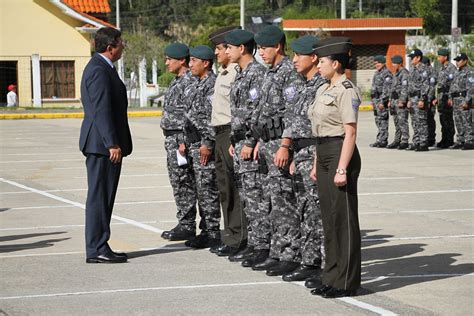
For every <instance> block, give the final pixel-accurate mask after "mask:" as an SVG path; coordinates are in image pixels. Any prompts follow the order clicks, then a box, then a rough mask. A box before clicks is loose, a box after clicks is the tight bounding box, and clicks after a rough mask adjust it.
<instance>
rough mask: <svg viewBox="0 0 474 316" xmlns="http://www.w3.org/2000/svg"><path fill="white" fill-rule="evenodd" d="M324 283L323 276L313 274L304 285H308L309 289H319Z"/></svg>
mask: <svg viewBox="0 0 474 316" xmlns="http://www.w3.org/2000/svg"><path fill="white" fill-rule="evenodd" d="M322 285H323V282H322V281H321V277H320V276H319V275H318V276H313V277H310V278H308V279H306V281H305V282H304V286H306V287H307V288H308V289H317V288H319V287H321V286H322Z"/></svg>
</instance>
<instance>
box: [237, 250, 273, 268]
mask: <svg viewBox="0 0 474 316" xmlns="http://www.w3.org/2000/svg"><path fill="white" fill-rule="evenodd" d="M269 254H270V250H268V249H255V252H254V253H253V256H252V257H250V258H247V259H245V260H244V261H242V266H243V267H246V268H250V267H252V266H254V265H255V264H258V263H262V262H264V261H265V260H267V258H268V255H269Z"/></svg>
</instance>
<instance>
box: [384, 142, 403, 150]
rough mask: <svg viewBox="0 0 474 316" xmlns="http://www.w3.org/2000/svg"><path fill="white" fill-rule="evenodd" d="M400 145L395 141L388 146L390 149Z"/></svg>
mask: <svg viewBox="0 0 474 316" xmlns="http://www.w3.org/2000/svg"><path fill="white" fill-rule="evenodd" d="M398 146H400V143H399V142H393V143H391V144H390V145H388V146H387V148H388V149H395V148H398Z"/></svg>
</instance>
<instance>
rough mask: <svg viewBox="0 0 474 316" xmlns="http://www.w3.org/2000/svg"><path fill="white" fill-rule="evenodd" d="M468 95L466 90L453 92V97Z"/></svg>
mask: <svg viewBox="0 0 474 316" xmlns="http://www.w3.org/2000/svg"><path fill="white" fill-rule="evenodd" d="M466 95H467V92H466V91H463V92H453V93H451V98H458V97H465V96H466Z"/></svg>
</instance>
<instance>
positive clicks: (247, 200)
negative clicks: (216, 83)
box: [230, 60, 271, 249]
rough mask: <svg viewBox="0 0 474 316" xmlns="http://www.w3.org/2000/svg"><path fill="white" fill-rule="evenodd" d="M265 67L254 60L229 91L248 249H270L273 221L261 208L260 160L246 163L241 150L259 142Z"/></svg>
mask: <svg viewBox="0 0 474 316" xmlns="http://www.w3.org/2000/svg"><path fill="white" fill-rule="evenodd" d="M265 71H266V68H265V66H263V65H262V64H260V63H258V62H257V61H255V60H254V61H252V62H251V63H250V64H248V65H247V67H246V68H245V69H244V70H242V69H240V67H239V66H237V74H236V76H235V80H234V82H233V83H232V85H231V89H230V110H231V128H232V131H231V140H232V143H233V145H234V170H235V172H236V173H237V174H238V176H239V179H238V181H239V187H241V189H240V190H239V193H240V199H241V201H242V208H243V210H244V212H245V215H246V216H247V220H248V242H247V243H248V246H251V247H254V248H255V249H269V248H270V233H271V229H270V222H269V219H268V211H269V209H268V207H264V206H262V204H261V203H262V175H261V173H260V172H259V164H258V161H255V160H253V159H250V160H243V159H242V158H241V157H240V153H241V151H242V147H243V146H244V145H247V146H249V147H255V145H256V143H257V140H256V139H255V138H254V137H253V136H252V134H251V132H250V121H251V117H252V113H253V111H254V110H255V108H256V107H257V105H258V102H259V100H260V97H261V95H262V92H261V86H262V79H263V76H264V75H265Z"/></svg>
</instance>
